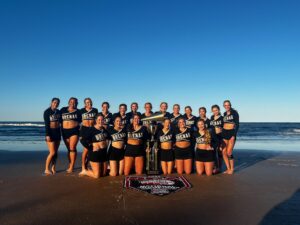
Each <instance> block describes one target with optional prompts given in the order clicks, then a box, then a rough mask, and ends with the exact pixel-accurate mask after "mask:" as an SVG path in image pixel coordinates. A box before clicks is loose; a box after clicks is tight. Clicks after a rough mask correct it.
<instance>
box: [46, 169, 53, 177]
mask: <svg viewBox="0 0 300 225" xmlns="http://www.w3.org/2000/svg"><path fill="white" fill-rule="evenodd" d="M44 174H45V175H46V176H49V175H52V173H51V171H50V170H45V172H44Z"/></svg>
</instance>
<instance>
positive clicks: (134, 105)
mask: <svg viewBox="0 0 300 225" xmlns="http://www.w3.org/2000/svg"><path fill="white" fill-rule="evenodd" d="M130 108H131V111H132V112H137V110H138V108H139V107H138V104H137V103H132V104H131V106H130Z"/></svg>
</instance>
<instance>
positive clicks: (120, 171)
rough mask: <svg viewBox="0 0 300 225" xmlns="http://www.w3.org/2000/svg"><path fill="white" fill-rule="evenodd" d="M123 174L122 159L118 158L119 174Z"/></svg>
mask: <svg viewBox="0 0 300 225" xmlns="http://www.w3.org/2000/svg"><path fill="white" fill-rule="evenodd" d="M123 174H124V159H122V160H120V162H119V175H123Z"/></svg>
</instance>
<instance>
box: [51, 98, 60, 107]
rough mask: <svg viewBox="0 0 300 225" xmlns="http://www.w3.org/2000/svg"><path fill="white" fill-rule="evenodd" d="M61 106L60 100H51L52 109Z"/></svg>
mask: <svg viewBox="0 0 300 225" xmlns="http://www.w3.org/2000/svg"><path fill="white" fill-rule="evenodd" d="M58 106H59V101H58V100H54V101H52V102H51V108H52V109H57V108H58Z"/></svg>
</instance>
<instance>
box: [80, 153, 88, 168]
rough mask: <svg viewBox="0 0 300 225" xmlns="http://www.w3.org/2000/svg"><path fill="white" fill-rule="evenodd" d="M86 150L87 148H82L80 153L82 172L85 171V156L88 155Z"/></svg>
mask: <svg viewBox="0 0 300 225" xmlns="http://www.w3.org/2000/svg"><path fill="white" fill-rule="evenodd" d="M88 152H89V151H88V150H87V148H83V151H82V158H81V168H82V170H86V169H87V155H88Z"/></svg>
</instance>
